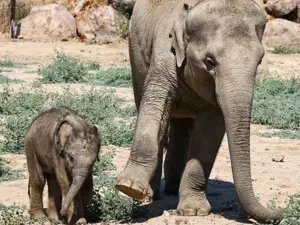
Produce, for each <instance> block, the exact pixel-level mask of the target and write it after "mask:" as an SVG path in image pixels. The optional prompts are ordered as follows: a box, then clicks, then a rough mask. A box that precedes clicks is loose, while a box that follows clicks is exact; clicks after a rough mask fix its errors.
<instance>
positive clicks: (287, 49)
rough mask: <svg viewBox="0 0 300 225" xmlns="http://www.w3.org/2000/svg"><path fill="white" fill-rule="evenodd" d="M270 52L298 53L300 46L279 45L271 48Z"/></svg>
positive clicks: (299, 52)
mask: <svg viewBox="0 0 300 225" xmlns="http://www.w3.org/2000/svg"><path fill="white" fill-rule="evenodd" d="M272 53H274V54H300V48H290V47H284V46H279V47H275V48H274V49H273V50H272Z"/></svg>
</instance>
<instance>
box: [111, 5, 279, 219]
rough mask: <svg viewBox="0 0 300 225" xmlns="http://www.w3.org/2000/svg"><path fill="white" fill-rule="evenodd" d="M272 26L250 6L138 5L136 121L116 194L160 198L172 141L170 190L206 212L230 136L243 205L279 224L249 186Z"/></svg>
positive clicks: (182, 210)
mask: <svg viewBox="0 0 300 225" xmlns="http://www.w3.org/2000/svg"><path fill="white" fill-rule="evenodd" d="M265 22H266V19H265V16H264V12H263V10H262V9H261V8H260V7H259V5H257V4H256V3H255V2H254V1H251V0H224V1H219V0H186V1H185V2H184V0H176V1H175V0H137V1H136V3H135V6H134V9H133V15H132V18H131V24H130V36H129V51H130V60H131V66H132V74H133V77H132V78H133V87H134V95H135V101H136V106H137V109H138V119H137V123H136V128H135V135H134V140H133V145H132V148H131V153H130V157H129V159H128V162H127V165H126V167H125V169H124V171H123V172H122V173H121V174H120V175H119V176H118V178H117V183H116V188H117V189H118V190H120V191H122V192H123V193H125V194H127V195H128V196H131V197H133V198H135V199H138V200H140V201H143V200H144V199H145V198H148V199H151V198H152V197H153V194H156V193H157V192H158V187H159V185H158V184H159V181H157V180H160V177H161V167H162V165H161V162H162V149H163V147H164V146H165V142H166V137H167V136H168V138H169V140H170V141H169V146H168V150H167V156H166V164H165V172H166V192H169V193H175V194H176V192H177V191H178V188H179V204H178V207H177V209H178V210H177V211H178V213H179V214H180V215H188V216H196V215H207V214H209V212H210V210H211V206H210V204H209V202H208V201H207V198H206V186H207V182H208V178H209V175H210V173H211V169H212V167H213V164H214V161H215V158H216V155H217V152H218V149H219V147H220V144H221V141H222V139H223V137H224V133H225V130H226V132H227V135H228V142H229V150H230V156H231V162H232V172H233V177H234V183H235V187H236V190H237V193H238V196H239V199H240V201H241V203H242V205H243V207H244V208H245V210H246V211H247V212H248V214H249V215H250V216H251V217H253V218H254V219H256V220H258V221H265V220H267V219H277V218H281V217H282V214H283V211H282V210H279V211H271V210H268V209H266V208H265V207H263V206H262V205H261V204H260V203H259V202H258V200H257V199H256V197H255V195H254V191H253V187H252V182H251V168H250V141H249V138H250V117H251V107H252V99H253V87H254V81H255V74H256V70H257V66H258V65H259V63H260V62H261V59H262V57H263V55H264V49H263V46H262V44H261V39H262V36H263V32H264V28H265ZM168 128H170V132H168V130H169V129H168ZM185 158H186V159H187V163H186V166H185V161H184V160H185ZM178 159H182V160H178ZM182 173H183V174H182ZM181 174H182V178H181V181H180V177H181ZM150 183H151V185H150ZM179 183H180V186H179ZM178 186H179V187H178ZM153 192H154V193H153Z"/></svg>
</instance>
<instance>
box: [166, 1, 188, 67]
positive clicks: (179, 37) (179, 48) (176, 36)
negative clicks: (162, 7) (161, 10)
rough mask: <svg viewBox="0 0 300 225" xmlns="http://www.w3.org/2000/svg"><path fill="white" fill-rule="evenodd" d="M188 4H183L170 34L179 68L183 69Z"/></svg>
mask: <svg viewBox="0 0 300 225" xmlns="http://www.w3.org/2000/svg"><path fill="white" fill-rule="evenodd" d="M188 8H189V6H188V4H183V7H182V9H181V10H180V12H179V13H178V14H177V17H176V18H175V21H174V24H173V27H172V30H171V32H170V38H172V48H173V50H175V57H176V64H177V67H181V65H182V63H183V61H184V59H185V47H186V43H185V37H184V30H185V18H186V15H187V13H188Z"/></svg>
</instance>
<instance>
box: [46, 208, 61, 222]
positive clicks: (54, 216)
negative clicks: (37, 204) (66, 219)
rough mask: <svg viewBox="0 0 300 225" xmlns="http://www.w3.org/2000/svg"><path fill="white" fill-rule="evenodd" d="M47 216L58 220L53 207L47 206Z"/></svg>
mask: <svg viewBox="0 0 300 225" xmlns="http://www.w3.org/2000/svg"><path fill="white" fill-rule="evenodd" d="M47 217H48V219H50V220H59V216H58V213H57V211H56V209H53V208H48V210H47Z"/></svg>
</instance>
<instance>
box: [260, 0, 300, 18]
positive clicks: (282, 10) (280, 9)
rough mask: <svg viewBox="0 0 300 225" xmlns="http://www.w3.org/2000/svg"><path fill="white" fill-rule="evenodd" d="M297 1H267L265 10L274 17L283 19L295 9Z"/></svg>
mask: <svg viewBox="0 0 300 225" xmlns="http://www.w3.org/2000/svg"><path fill="white" fill-rule="evenodd" d="M298 4H299V0H268V1H267V3H266V10H267V12H268V13H270V14H271V15H273V16H275V17H283V16H285V15H287V14H289V13H290V12H292V11H293V10H294V9H295V8H297V6H298Z"/></svg>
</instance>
